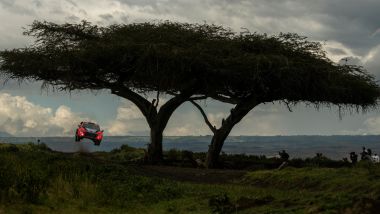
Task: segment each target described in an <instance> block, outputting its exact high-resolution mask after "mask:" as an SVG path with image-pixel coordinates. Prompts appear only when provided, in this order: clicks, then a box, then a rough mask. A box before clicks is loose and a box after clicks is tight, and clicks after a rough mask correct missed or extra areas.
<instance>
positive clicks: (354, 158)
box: [350, 152, 358, 164]
mask: <svg viewBox="0 0 380 214" xmlns="http://www.w3.org/2000/svg"><path fill="white" fill-rule="evenodd" d="M350 159H351V163H352V164H356V163H357V162H358V155H357V154H356V153H355V152H351V153H350Z"/></svg>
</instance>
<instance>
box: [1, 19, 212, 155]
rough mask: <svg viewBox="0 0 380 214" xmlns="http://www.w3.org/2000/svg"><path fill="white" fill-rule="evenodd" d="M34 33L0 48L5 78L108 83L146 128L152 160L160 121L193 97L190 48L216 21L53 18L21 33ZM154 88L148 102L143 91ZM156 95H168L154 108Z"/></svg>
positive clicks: (77, 85)
mask: <svg viewBox="0 0 380 214" xmlns="http://www.w3.org/2000/svg"><path fill="white" fill-rule="evenodd" d="M24 34H25V35H27V36H32V37H34V38H35V41H34V43H33V44H32V45H31V46H29V47H26V48H20V49H13V50H5V51H1V52H0V60H1V61H0V70H1V71H2V72H3V74H5V75H6V76H8V77H9V78H14V79H19V80H25V79H32V80H37V81H43V86H49V85H52V86H53V87H55V88H57V89H59V90H64V91H70V90H81V89H91V90H102V89H109V90H110V91H111V93H112V94H115V95H117V96H120V97H123V98H125V99H128V100H130V101H131V102H133V103H134V104H135V105H136V106H137V107H138V108H139V110H140V111H141V112H142V114H143V115H144V117H145V119H146V121H147V123H148V124H149V127H150V136H151V142H150V144H149V147H148V154H149V158H150V159H151V160H152V161H154V162H155V161H160V160H161V159H162V138H163V130H164V129H165V127H166V125H167V123H168V120H169V118H170V116H171V115H172V113H173V112H174V110H175V109H176V108H177V107H178V106H180V105H181V104H182V103H183V102H185V101H188V100H196V99H200V98H203V97H196V96H194V95H196V94H197V93H198V91H199V89H201V88H202V87H200V85H199V83H200V81H198V80H197V78H196V77H197V75H196V74H197V72H198V70H197V69H193V64H195V65H196V64H197V60H198V59H197V56H196V52H194V51H193V49H192V48H191V46H193V45H194V43H198V44H199V45H202V43H206V42H207V41H208V40H213V39H215V38H216V37H219V30H218V28H217V27H212V26H208V25H190V24H179V23H171V22H163V23H141V24H129V25H111V26H108V27H99V26H96V25H91V24H90V23H89V22H86V21H83V22H82V23H80V24H69V23H66V24H55V23H50V22H39V21H35V22H34V23H33V24H32V25H31V26H30V28H29V29H28V30H26V31H25V32H24ZM152 92H155V93H156V94H157V96H156V98H155V99H153V100H152V101H150V100H149V99H148V98H146V96H145V94H146V93H152ZM160 93H161V94H170V95H171V98H170V99H169V100H168V101H167V102H166V103H164V104H163V105H162V106H161V107H160V108H159V109H158V104H159V97H160Z"/></svg>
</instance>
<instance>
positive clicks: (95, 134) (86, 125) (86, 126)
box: [75, 122, 103, 146]
mask: <svg viewBox="0 0 380 214" xmlns="http://www.w3.org/2000/svg"><path fill="white" fill-rule="evenodd" d="M83 138H87V139H90V140H92V141H93V142H94V144H95V145H97V146H98V145H100V142H101V141H102V139H103V130H100V127H99V125H98V124H96V123H92V122H81V123H80V124H79V125H78V128H77V130H76V131H75V141H76V142H79V141H80V140H82V139H83Z"/></svg>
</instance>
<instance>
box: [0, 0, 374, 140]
mask: <svg viewBox="0 0 380 214" xmlns="http://www.w3.org/2000/svg"><path fill="white" fill-rule="evenodd" d="M379 8H380V1H379V0H361V1H357V0H315V1H303V0H250V1H249V0H235V1H229V0H191V1H188V0H81V1H73V0H0V50H4V49H12V48H22V47H26V46H28V45H30V44H31V42H32V39H31V38H28V37H25V36H23V35H22V32H23V30H24V29H25V28H27V27H28V25H30V24H31V23H32V22H33V21H34V20H40V21H43V20H46V21H51V22H56V23H65V22H70V23H73V22H80V21H81V20H87V21H90V22H92V23H93V24H97V25H103V26H106V25H109V24H122V23H124V24H130V23H134V22H146V21H163V20H171V21H178V22H188V23H209V24H217V25H223V26H225V27H229V28H231V29H232V30H233V31H235V32H241V31H246V29H248V30H249V31H251V32H258V33H267V34H278V33H280V32H294V33H298V34H300V35H303V36H307V37H308V38H309V40H312V41H320V42H322V43H323V44H324V49H325V50H326V52H327V53H328V56H329V58H330V59H332V60H333V61H335V62H340V60H341V59H343V58H346V57H349V62H350V63H355V64H359V65H362V66H364V68H366V69H367V71H368V72H370V73H371V74H373V75H374V76H375V77H376V79H377V80H380V16H379V12H378V11H379ZM0 82H1V84H0V132H6V133H9V134H11V135H14V136H32V137H41V136H72V135H73V133H74V130H75V127H76V125H77V124H78V123H79V122H80V121H82V120H90V121H95V122H98V123H99V125H100V126H101V127H102V128H103V129H104V130H105V134H106V135H148V133H149V128H148V125H147V123H146V121H145V119H144V118H143V116H142V114H141V113H140V112H139V111H138V109H137V107H136V106H134V105H133V104H132V103H131V102H129V101H127V100H125V99H123V98H119V97H117V96H114V95H112V94H110V92H109V91H107V90H103V91H97V92H90V91H74V92H72V93H71V94H68V93H64V92H57V91H53V90H45V89H44V90H42V89H41V87H40V86H41V82H22V83H20V82H16V81H12V80H8V81H6V80H5V79H4V78H3V77H0ZM165 99H168V97H163V98H162V99H161V100H165ZM200 104H201V106H203V107H204V109H205V110H206V112H207V115H208V117H209V119H210V121H211V122H212V123H213V124H214V125H216V126H217V127H219V126H220V124H221V121H222V119H223V118H225V117H226V116H227V114H228V112H229V111H230V109H231V108H232V107H233V106H231V105H227V104H223V103H220V102H216V101H213V100H206V101H202V102H200ZM292 110H293V111H292V112H289V111H288V108H287V107H286V106H284V105H282V104H279V103H269V104H265V105H264V104H262V105H259V106H257V107H256V108H255V109H253V110H252V111H251V112H250V113H249V114H248V115H247V116H246V117H245V118H244V119H243V120H242V121H241V122H240V123H239V124H238V125H236V126H235V128H234V129H233V131H232V133H231V135H341V134H350V135H364V134H380V112H379V110H373V111H369V112H366V113H365V114H363V113H361V112H359V113H357V112H355V111H354V112H347V113H346V114H345V115H343V117H342V119H340V118H339V114H338V110H337V109H336V108H331V109H329V108H321V109H319V110H316V109H314V108H313V107H307V106H305V105H302V104H300V105H298V106H296V107H293V109H292ZM164 134H165V135H166V136H184V135H207V134H211V131H210V130H209V129H208V127H207V126H206V125H205V124H204V121H203V119H202V116H201V114H200V113H199V112H198V111H197V109H196V108H195V107H193V106H192V105H191V104H189V103H185V104H183V105H182V106H180V108H178V109H177V110H176V111H175V113H174V114H173V116H172V118H171V119H170V121H169V124H168V126H167V128H166V130H165V132H164Z"/></svg>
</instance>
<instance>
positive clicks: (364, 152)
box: [360, 146, 368, 160]
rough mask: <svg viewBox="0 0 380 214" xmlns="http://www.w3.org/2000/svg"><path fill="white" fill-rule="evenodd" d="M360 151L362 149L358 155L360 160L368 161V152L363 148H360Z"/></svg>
mask: <svg viewBox="0 0 380 214" xmlns="http://www.w3.org/2000/svg"><path fill="white" fill-rule="evenodd" d="M362 149H363V151H362V153H360V160H367V159H368V157H367V156H368V152H367V150H366V149H365V147H364V146H363V147H362Z"/></svg>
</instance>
